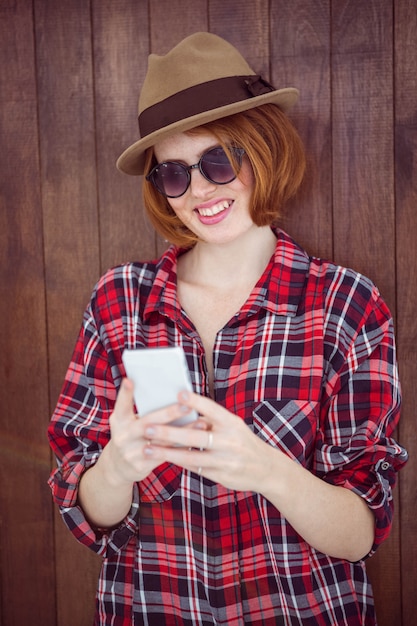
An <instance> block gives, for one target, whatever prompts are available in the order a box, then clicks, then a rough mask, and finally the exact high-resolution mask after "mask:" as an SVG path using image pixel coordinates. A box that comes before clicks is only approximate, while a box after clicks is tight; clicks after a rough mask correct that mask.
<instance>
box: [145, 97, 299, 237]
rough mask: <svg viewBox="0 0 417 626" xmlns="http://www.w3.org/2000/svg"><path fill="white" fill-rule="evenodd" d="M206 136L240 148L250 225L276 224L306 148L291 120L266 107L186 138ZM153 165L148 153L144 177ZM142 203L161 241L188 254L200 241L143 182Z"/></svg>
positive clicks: (296, 180)
mask: <svg viewBox="0 0 417 626" xmlns="http://www.w3.org/2000/svg"><path fill="white" fill-rule="evenodd" d="M207 131H208V132H210V133H212V134H213V135H214V136H215V137H216V139H217V140H218V142H219V144H220V145H221V146H223V147H224V148H225V150H226V151H227V150H228V146H230V145H235V146H239V147H242V148H244V150H245V153H246V156H247V158H248V159H249V161H250V163H251V165H252V169H253V174H254V180H255V182H254V189H253V193H252V198H251V207H250V212H251V217H252V220H253V222H254V223H255V224H256V225H257V226H267V225H272V224H274V223H275V222H276V221H277V219H278V218H279V217H280V215H281V212H282V208H283V206H284V205H285V203H286V202H287V201H288V200H289V199H290V198H291V197H292V196H293V195H294V194H295V193H296V192H297V190H298V188H299V187H300V185H301V182H302V179H303V176H304V171H305V153H304V146H303V144H302V141H301V139H300V136H299V134H298V132H297V131H296V129H295V128H294V126H293V124H292V123H291V121H290V120H289V118H288V117H287V116H286V115H285V113H283V112H282V111H281V109H279V108H278V107H277V106H276V105H275V104H264V105H262V106H260V107H257V108H254V109H249V110H248V111H244V112H243V113H236V114H234V115H230V116H228V117H224V118H222V119H219V120H214V121H213V122H209V123H208V124H204V125H202V126H198V127H196V128H193V129H192V130H189V131H186V132H187V134H192V135H199V134H203V133H206V132H207ZM155 164H156V160H155V156H154V151H153V148H148V150H147V153H146V161H145V175H146V174H148V173H149V172H150V170H151V169H152V167H153V166H154V165H155ZM143 199H144V204H145V208H146V211H147V214H148V217H149V219H150V221H151V222H152V224H153V226H154V228H155V229H156V230H157V231H158V232H159V233H160V234H161V235H162V237H163V238H164V239H167V240H168V241H170V242H172V243H174V244H176V245H178V246H181V247H186V248H188V247H191V246H192V245H194V244H195V243H196V242H197V241H198V238H197V237H196V235H195V234H194V233H193V232H192V231H190V230H189V229H188V228H186V227H185V226H184V225H183V223H182V222H181V220H179V219H178V218H177V216H176V215H175V213H174V211H173V210H172V209H171V207H170V205H169V203H168V200H167V198H165V197H164V196H163V195H161V194H160V193H159V192H158V191H156V189H155V188H154V186H153V185H152V184H151V183H150V182H148V181H146V179H145V180H144V184H143Z"/></svg>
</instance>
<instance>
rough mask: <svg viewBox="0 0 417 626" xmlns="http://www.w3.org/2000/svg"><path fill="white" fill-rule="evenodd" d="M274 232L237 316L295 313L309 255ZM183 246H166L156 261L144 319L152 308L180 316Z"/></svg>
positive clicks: (283, 236) (283, 233)
mask: <svg viewBox="0 0 417 626" xmlns="http://www.w3.org/2000/svg"><path fill="white" fill-rule="evenodd" d="M274 232H275V234H276V236H277V245H276V248H275V253H274V255H273V256H272V257H271V260H270V262H269V264H268V266H267V267H266V268H265V271H264V273H263V275H262V276H261V278H260V279H259V281H258V283H257V285H256V287H255V288H254V290H253V291H252V293H251V295H250V296H249V298H248V300H247V302H246V303H245V304H244V306H243V307H242V309H241V311H240V313H239V315H238V316H237V319H241V318H242V317H247V316H248V315H253V314H254V313H256V312H257V311H258V310H259V309H260V308H262V307H263V308H265V309H267V310H269V311H271V312H273V313H275V314H276V315H285V316H289V317H293V316H295V315H296V313H297V309H298V306H299V302H300V299H301V296H302V294H303V291H304V285H305V282H306V277H307V274H308V271H309V266H310V259H309V257H308V255H307V253H306V252H305V251H304V250H303V249H302V248H300V247H299V246H298V245H297V244H296V243H295V242H294V241H293V240H292V239H291V237H289V235H287V234H286V233H285V232H284V231H283V230H280V229H274ZM183 252H184V250H182V249H180V248H178V247H176V246H170V247H169V248H168V250H167V251H166V252H165V253H164V254H163V255H162V256H161V258H160V259H159V261H158V262H157V263H156V267H155V276H154V280H153V285H152V287H151V290H150V293H149V296H148V299H147V303H146V307H145V310H144V313H143V315H144V319H146V318H147V317H148V316H149V315H151V314H152V313H154V312H158V313H160V314H162V315H166V316H168V317H170V318H171V319H174V320H178V319H180V318H181V317H182V314H181V309H180V306H179V304H178V299H177V260H178V257H179V256H180V255H181V254H182V253H183Z"/></svg>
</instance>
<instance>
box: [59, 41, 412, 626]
mask: <svg viewBox="0 0 417 626" xmlns="http://www.w3.org/2000/svg"><path fill="white" fill-rule="evenodd" d="M296 98H297V91H296V90H295V89H281V90H276V89H274V87H272V86H271V85H269V84H268V83H266V81H264V80H263V79H262V78H261V77H259V76H256V75H255V74H254V72H253V70H251V68H250V67H249V66H248V65H247V63H246V62H245V60H244V59H243V58H242V57H241V55H240V54H239V53H238V52H237V50H235V49H234V48H233V47H232V46H230V44H228V43H227V42H226V41H224V40H222V39H220V38H219V37H216V36H215V35H211V34H208V33H197V34H195V35H192V36H190V37H188V38H187V39H185V40H184V41H182V42H181V43H180V44H178V46H176V47H175V48H174V49H173V50H171V52H169V53H168V54H167V55H165V56H162V57H158V56H156V55H151V57H150V59H149V69H148V74H147V77H146V80H145V83H144V86H143V89H142V94H141V98H140V101H139V126H140V130H141V139H140V140H139V141H137V142H135V144H133V145H132V146H131V147H130V148H128V149H127V150H126V151H125V152H124V153H123V154H122V156H121V157H120V158H119V161H118V167H119V168H120V169H121V170H122V171H125V172H126V173H128V174H131V175H140V174H144V175H145V182H144V200H145V206H146V209H147V211H148V215H149V217H150V219H151V221H152V223H153V224H154V226H155V227H156V228H157V229H158V230H159V232H160V233H161V234H162V235H163V236H164V237H165V238H166V239H168V240H169V241H170V242H171V243H172V244H173V245H172V246H171V247H170V248H169V249H168V251H167V252H166V253H165V254H164V255H163V256H162V257H161V259H159V260H158V261H157V262H147V263H131V264H127V265H124V266H121V267H117V268H115V269H113V270H111V271H109V272H108V273H107V274H106V275H105V276H103V278H102V279H101V280H100V281H99V283H98V285H97V287H96V289H95V291H94V293H93V296H92V299H91V302H90V305H89V307H88V308H87V311H86V313H85V316H84V324H83V328H82V330H81V332H80V335H79V338H78V342H77V345H76V348H75V352H74V355H73V359H72V362H71V364H70V367H69V370H68V374H67V377H66V383H65V385H64V388H63V391H62V393H61V396H60V399H59V402H58V405H57V408H56V410H55V413H54V416H53V418H52V421H51V425H50V428H49V437H50V441H51V445H52V447H53V450H54V452H55V453H56V456H57V460H58V468H57V470H56V471H55V472H54V473H53V475H52V476H51V479H50V484H51V488H52V491H53V495H54V498H55V501H56V502H57V503H58V504H59V505H60V508H61V512H62V515H63V518H64V521H65V522H66V524H67V525H68V527H69V528H70V530H71V531H72V532H73V533H74V535H75V536H76V537H77V539H79V540H80V541H81V542H83V543H84V544H85V545H87V546H89V547H90V548H92V549H93V550H95V551H96V552H98V553H99V554H101V555H102V556H103V557H104V561H103V568H102V572H101V575H100V582H99V588H98V593H97V611H96V619H95V624H113V625H123V626H125V625H127V624H150V625H155V626H156V625H157V626H163V625H165V624H167V625H168V624H178V625H190V626H191V625H193V624H204V625H206V624H227V625H231V624H252V625H258V624H259V625H261V624H262V625H273V624H286V625H294V624H309V625H325V624H326V625H329V624H338V625H342V624H343V625H349V626H353V625H359V624H366V625H371V624H376V618H375V614H374V608H373V601H372V591H371V588H370V585H369V583H368V581H367V577H366V571H365V565H364V559H365V558H366V557H367V556H369V555H370V554H372V553H373V552H374V551H375V549H376V548H377V546H378V545H379V544H380V543H381V542H382V541H383V540H384V539H385V538H386V537H387V536H388V534H389V531H390V527H391V521H392V493H391V490H392V488H393V486H394V484H395V476H396V472H397V471H398V470H399V469H400V468H401V467H402V466H403V465H404V463H405V461H406V456H407V455H406V452H405V450H404V449H403V448H402V447H401V446H399V445H398V444H397V443H396V442H395V441H394V440H393V439H392V433H393V430H394V428H395V426H396V424H397V422H398V418H399V405H400V393H399V384H398V378H397V368H396V362H395V347H394V338H393V324H392V319H391V316H390V313H389V311H388V309H387V307H386V305H385V303H384V302H383V300H382V299H381V296H380V295H379V292H378V290H377V289H376V287H375V286H374V285H373V284H372V283H371V282H370V281H369V280H368V279H366V278H364V277H362V276H360V275H358V274H356V273H355V272H353V271H351V270H348V269H346V268H342V267H338V266H336V265H333V264H332V263H329V262H325V261H322V260H319V259H315V258H310V257H308V255H307V254H306V253H305V252H304V251H303V250H302V249H301V248H300V247H299V246H298V245H297V244H296V243H295V242H293V241H292V240H291V239H290V237H288V235H286V234H285V233H284V232H283V231H281V230H279V229H278V228H277V226H276V223H277V218H278V217H279V214H280V210H281V208H282V206H283V205H284V204H285V202H286V201H287V200H288V198H289V197H291V196H292V195H293V194H294V193H295V192H296V191H297V189H298V187H299V185H300V183H301V180H302V177H303V172H304V154H303V148H302V145H301V142H300V139H299V137H298V134H297V133H296V131H295V130H294V128H293V126H292V125H291V123H290V122H289V120H288V118H287V117H286V114H285V111H287V110H288V108H289V107H290V106H291V105H292V104H293V103H294V102H295V100H296ZM172 345H180V346H182V347H183V349H184V351H185V354H186V357H187V363H188V367H189V370H190V374H191V378H192V381H193V388H194V392H193V393H189V392H182V393H181V394H180V395H179V397H178V402H177V403H174V404H173V405H171V406H169V407H166V408H162V409H160V410H157V411H154V412H152V413H148V414H147V415H143V416H142V415H141V416H140V419H138V417H137V415H136V413H135V407H134V402H133V385H132V383H131V382H130V381H129V380H127V379H126V378H125V371H124V368H123V364H122V352H123V350H124V349H126V348H139V347H162V346H172ZM191 410H196V411H197V413H198V414H199V418H198V420H197V421H196V422H194V423H192V424H190V425H188V426H183V427H181V428H178V427H175V426H172V425H170V422H172V421H173V420H175V419H177V418H178V417H181V416H183V415H184V414H186V413H187V412H189V411H191Z"/></svg>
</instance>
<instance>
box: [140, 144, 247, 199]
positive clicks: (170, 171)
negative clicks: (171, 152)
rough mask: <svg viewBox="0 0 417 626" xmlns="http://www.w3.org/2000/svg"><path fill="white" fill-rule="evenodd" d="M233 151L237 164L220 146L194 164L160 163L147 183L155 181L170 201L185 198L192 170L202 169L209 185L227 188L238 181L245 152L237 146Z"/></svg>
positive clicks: (154, 168)
mask: <svg viewBox="0 0 417 626" xmlns="http://www.w3.org/2000/svg"><path fill="white" fill-rule="evenodd" d="M229 150H230V153H231V155H232V157H233V160H234V165H233V164H232V163H231V161H230V159H229V157H228V156H227V154H226V152H225V151H224V150H223V148H222V147H221V146H216V147H215V148H210V150H207V152H205V153H204V154H203V155H202V156H201V159H200V160H199V162H198V163H195V164H194V165H184V164H183V163H178V162H177V161H164V162H163V163H158V164H157V165H155V167H153V168H152V170H151V171H150V172H149V174H148V175H147V176H146V180H147V181H149V182H151V183H152V185H153V186H154V187H155V189H156V190H157V191H159V193H161V194H162V195H163V196H165V197H166V198H179V197H180V196H182V195H183V194H184V193H185V192H186V191H187V189H188V187H189V186H190V183H191V174H190V171H191V170H195V169H199V170H200V172H201V174H202V175H203V176H204V178H206V179H207V180H208V181H209V182H211V183H214V184H216V185H227V183H231V182H232V180H234V179H235V178H236V176H237V173H238V172H239V170H240V168H241V166H242V157H243V155H244V153H245V150H244V149H243V148H236V147H235V146H231V147H230V148H229Z"/></svg>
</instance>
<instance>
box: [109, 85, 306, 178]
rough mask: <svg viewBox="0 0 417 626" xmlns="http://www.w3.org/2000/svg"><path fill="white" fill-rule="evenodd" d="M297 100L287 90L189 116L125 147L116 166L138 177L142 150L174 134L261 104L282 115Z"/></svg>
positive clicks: (140, 171)
mask: <svg viewBox="0 0 417 626" xmlns="http://www.w3.org/2000/svg"><path fill="white" fill-rule="evenodd" d="M297 99H298V89H295V88H294V87H287V88H285V89H278V90H276V91H270V92H268V93H265V94H262V95H260V96H255V97H254V98H248V99H247V100H240V101H239V102H234V103H233V104H228V105H226V106H222V107H219V108H217V109H210V110H209V111H203V112H202V113H199V114H198V115H193V116H191V117H187V118H185V119H183V120H178V121H177V122H175V123H174V124H169V125H168V126H164V127H163V128H160V129H158V130H156V131H155V132H153V133H151V134H149V135H147V136H146V137H143V139H139V140H138V141H136V142H135V143H134V144H132V145H131V146H129V148H127V149H126V150H125V151H124V152H123V153H122V154H121V155H120V157H119V158H118V159H117V162H116V166H117V168H118V169H119V170H120V171H122V172H124V173H125V174H129V175H130V176H139V175H141V174H143V169H144V164H145V150H146V149H147V148H150V147H151V146H153V145H155V144H156V143H157V142H158V141H161V140H162V139H166V138H167V137H169V136H171V135H174V134H175V133H181V132H184V131H186V130H191V129H192V128H196V127H197V126H201V125H202V124H207V123H208V122H212V121H214V120H218V119H221V118H222V117H227V116H228V115H233V114H234V113H242V112H243V111H248V110H249V109H254V108H256V107H258V106H261V105H262V104H276V105H277V106H278V107H279V108H280V109H281V110H282V111H284V112H286V111H288V110H289V109H290V108H291V107H292V106H293V105H294V104H295V103H296V101H297Z"/></svg>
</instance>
